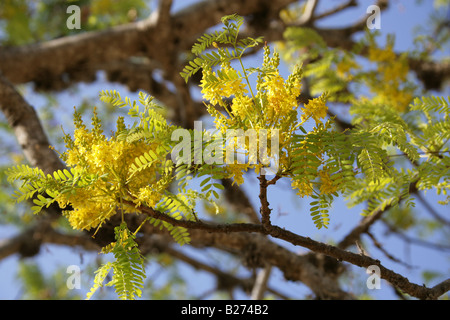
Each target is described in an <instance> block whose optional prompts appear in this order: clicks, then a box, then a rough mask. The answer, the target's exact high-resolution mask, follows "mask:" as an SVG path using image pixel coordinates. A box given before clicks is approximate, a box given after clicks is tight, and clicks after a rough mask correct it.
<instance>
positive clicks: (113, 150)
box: [58, 116, 161, 230]
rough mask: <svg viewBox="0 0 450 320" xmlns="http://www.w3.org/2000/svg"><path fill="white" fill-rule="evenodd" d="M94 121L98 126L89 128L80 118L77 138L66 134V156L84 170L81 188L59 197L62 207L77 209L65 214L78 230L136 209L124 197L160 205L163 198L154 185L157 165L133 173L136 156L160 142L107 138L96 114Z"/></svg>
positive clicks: (80, 182)
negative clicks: (123, 202) (123, 200)
mask: <svg viewBox="0 0 450 320" xmlns="http://www.w3.org/2000/svg"><path fill="white" fill-rule="evenodd" d="M93 121H94V124H95V128H94V129H93V130H88V129H86V127H85V126H84V125H83V124H82V122H81V121H80V120H76V129H75V132H74V138H73V139H72V138H70V137H69V136H67V135H66V146H67V147H68V150H67V151H66V152H65V153H64V154H63V155H62V156H63V159H64V160H66V163H67V165H68V166H69V167H77V168H80V170H82V171H80V181H79V182H78V186H79V188H75V191H74V192H66V193H61V194H60V196H59V197H58V202H59V204H60V206H62V207H65V206H67V205H69V204H70V205H71V206H72V208H73V210H72V211H67V212H66V213H65V214H66V216H67V218H68V220H69V222H70V224H71V226H72V227H73V228H74V229H86V230H89V229H90V228H95V227H98V226H99V225H101V223H102V222H103V221H105V220H106V219H108V218H110V217H111V216H112V215H114V214H115V213H116V212H117V211H116V210H117V209H119V208H120V209H121V210H123V212H124V213H126V212H135V209H134V207H132V206H125V205H123V204H121V200H120V199H123V198H124V197H126V196H127V195H132V196H134V197H136V198H137V199H138V201H140V202H145V203H146V204H148V205H154V204H156V203H157V202H158V201H159V200H160V198H161V194H160V193H158V192H157V191H154V190H152V189H151V187H150V186H151V185H152V184H155V183H157V174H156V168H155V166H148V168H146V169H145V170H142V171H141V172H140V173H139V174H138V175H132V174H131V172H130V166H131V165H132V164H133V163H134V161H135V158H136V157H138V156H141V155H142V154H143V153H145V152H148V151H149V150H152V149H156V145H151V144H148V143H144V142H143V141H137V142H134V143H128V142H125V141H120V140H118V139H117V138H116V137H115V136H113V137H111V138H109V139H107V138H106V137H105V136H104V135H103V134H101V131H100V129H99V128H100V123H99V121H98V119H97V118H96V116H94V118H93ZM81 177H84V178H81ZM86 177H90V180H89V179H87V178H86Z"/></svg>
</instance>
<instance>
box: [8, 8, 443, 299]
mask: <svg viewBox="0 0 450 320" xmlns="http://www.w3.org/2000/svg"><path fill="white" fill-rule="evenodd" d="M191 2H195V1H180V0H178V1H177V0H175V1H174V7H173V11H174V12H176V11H178V10H180V9H181V8H183V7H184V6H188V5H189V4H190V3H191ZM341 2H343V1H335V0H332V1H331V0H328V1H321V2H320V3H321V6H320V7H319V8H318V10H319V11H320V10H322V9H324V8H327V7H330V6H334V5H336V4H337V3H341ZM359 2H360V3H361V5H360V6H359V7H357V8H353V9H348V10H346V11H345V12H344V13H342V14H339V15H336V16H333V18H331V19H327V21H324V22H323V23H321V24H320V26H327V27H334V26H335V27H339V26H345V25H347V24H348V23H351V22H353V21H356V20H358V19H359V18H361V17H363V16H365V15H366V12H365V11H366V8H367V7H368V6H369V5H371V4H374V2H375V1H359ZM391 2H392V4H391V6H390V8H389V9H388V10H387V11H385V12H382V14H381V30H380V32H381V35H382V36H381V37H380V39H381V40H383V39H385V35H387V34H389V33H392V34H395V35H396V45H395V50H398V51H404V50H408V49H411V48H413V44H412V41H413V36H414V33H413V32H414V30H415V29H416V28H417V27H418V26H421V27H427V23H428V19H429V13H430V11H431V9H432V6H433V1H422V2H421V4H420V5H419V4H417V2H416V1H413V0H406V1H391ZM238 13H239V12H238ZM381 43H383V42H382V41H381ZM447 54H448V53H447ZM261 57H262V55H261V54H258V55H256V56H255V57H254V58H253V61H252V63H255V64H260V62H261ZM258 59H259V60H258ZM282 70H283V76H285V77H287V75H288V68H287V67H286V66H284V67H283V69H282ZM79 89H80V90H79V91H80V92H83V93H86V92H88V93H89V94H92V95H93V96H95V95H96V94H97V93H98V92H99V91H100V90H105V89H119V90H120V92H121V94H122V96H125V95H126V94H127V92H126V89H125V88H123V87H122V86H118V85H116V84H110V83H107V82H105V81H104V80H103V79H101V80H100V81H98V83H96V84H95V85H92V84H89V85H84V84H81V85H80V86H79ZM447 92H448V90H447ZM25 97H26V99H27V100H28V101H29V102H30V103H31V104H32V105H34V106H35V108H36V109H37V110H38V112H39V110H40V109H41V108H42V107H43V104H44V103H45V100H44V99H42V98H41V97H39V96H38V95H36V94H34V93H33V92H31V91H26V92H25ZM131 97H132V95H131ZM80 103H81V100H79V97H78V96H77V93H75V94H74V93H73V92H72V93H70V92H64V93H62V94H60V95H58V104H59V105H65V106H66V107H67V109H69V110H70V109H71V108H73V106H74V105H77V104H80ZM67 104H70V105H67ZM62 117H63V119H65V120H64V121H67V120H68V119H69V121H70V119H71V113H70V114H65V115H62ZM248 178H249V179H248V181H246V183H245V184H244V185H243V188H244V190H245V191H247V193H248V195H249V198H250V200H251V201H252V203H253V204H254V205H255V207H256V208H258V202H257V201H258V196H257V194H256V193H255V191H254V186H255V185H256V184H257V180H256V178H255V177H254V176H249V177H248ZM426 198H427V199H428V201H429V203H431V204H433V203H435V202H436V199H437V198H436V197H435V196H434V192H429V193H428V194H427V195H426ZM268 200H269V203H270V206H271V208H272V209H273V211H272V212H273V218H272V222H273V223H274V224H277V225H279V226H281V227H285V228H286V229H289V230H291V231H292V232H294V233H298V234H300V235H302V236H308V237H311V238H313V239H315V240H318V241H324V242H326V241H328V240H330V239H333V240H334V241H339V240H340V239H342V238H343V237H344V236H345V235H346V234H347V233H348V232H349V231H350V230H351V229H352V228H353V227H354V226H355V225H356V224H357V223H358V222H359V220H360V219H361V216H360V214H359V213H360V211H361V207H357V208H353V209H349V208H347V207H346V205H345V203H344V201H343V200H342V199H337V201H336V202H335V204H334V206H333V208H334V209H333V210H331V211H330V217H331V225H330V226H329V228H328V229H321V230H317V229H316V228H315V226H314V224H313V222H312V220H311V218H310V216H309V207H308V202H309V201H302V199H299V198H298V197H296V196H295V194H294V193H293V192H292V190H291V187H290V185H289V182H286V181H282V180H281V181H280V183H277V186H276V187H271V188H270V189H269V199H268ZM433 206H434V207H435V209H436V210H437V211H438V212H439V213H440V214H441V215H442V216H446V217H448V216H449V215H448V214H449V210H448V207H443V206H439V205H433ZM416 210H417V212H418V215H419V216H423V217H427V218H428V217H429V216H428V215H427V213H426V212H425V210H424V209H423V207H422V206H421V204H420V203H419V202H417V206H416ZM374 230H377V231H384V229H383V227H382V226H378V225H376V226H375V227H374ZM16 233H17V230H15V229H14V228H12V227H5V226H0V240H1V239H6V238H9V237H11V236H12V235H14V234H16ZM374 233H376V234H380V233H378V232H376V231H375V232H374ZM381 234H382V233H381ZM364 240H367V238H364ZM378 240H379V241H380V242H382V244H383V245H384V246H385V248H386V249H387V250H388V251H389V252H390V253H391V254H393V255H394V256H395V257H397V258H398V259H400V260H402V261H404V262H405V263H407V264H408V265H410V267H405V266H404V265H402V264H398V263H395V262H392V261H390V260H389V259H387V258H386V257H385V256H384V255H383V254H382V253H381V252H380V251H378V250H377V249H374V248H372V247H369V250H368V253H369V254H371V255H372V257H374V258H377V259H380V260H381V261H382V264H383V265H384V266H386V267H387V268H390V269H392V270H394V271H396V272H398V273H400V274H403V275H407V277H408V279H409V280H410V281H411V282H414V283H419V284H420V283H422V281H423V279H422V274H421V273H422V271H423V270H424V269H429V270H434V271H437V272H440V273H442V274H444V275H446V277H448V275H449V274H450V272H449V271H450V268H449V266H450V264H449V262H450V261H449V258H450V256H449V251H438V250H430V249H428V248H424V247H421V246H416V245H410V244H405V242H404V241H401V240H400V239H398V238H396V237H395V236H386V237H384V238H382V237H379V238H378ZM427 240H428V241H430V242H433V241H435V242H438V241H440V240H441V239H427ZM275 241H277V240H275ZM277 242H278V243H280V244H281V245H285V246H287V247H289V248H292V246H289V245H287V244H286V243H284V242H282V241H277ZM368 243H370V242H368ZM292 249H293V250H295V251H296V252H299V253H304V252H307V250H306V249H303V248H301V247H296V248H292ZM81 252H82V251H81V250H79V249H76V248H75V249H72V248H69V249H67V248H64V247H58V246H54V245H43V246H42V247H41V253H40V254H39V255H38V256H37V257H35V261H37V262H38V264H39V266H40V267H41V268H42V269H43V270H45V271H46V273H47V274H51V273H52V271H53V270H56V269H57V268H63V269H64V268H66V267H67V266H69V265H71V264H75V265H79V266H80V268H81V270H82V282H83V284H82V288H81V290H79V294H80V295H81V296H83V297H84V295H85V293H86V292H87V291H88V290H89V284H87V283H86V282H88V281H92V275H90V274H88V273H92V270H90V271H87V270H86V267H87V265H88V264H89V262H91V261H93V260H95V259H96V258H97V257H98V254H97V253H85V252H83V253H82V254H81ZM188 253H189V254H191V255H192V256H195V257H197V258H198V259H201V260H203V261H205V262H207V261H209V259H211V258H212V259H214V253H213V252H212V251H211V250H207V252H206V254H205V252H201V251H197V250H195V249H190V248H189V250H188ZM18 263H19V259H18V257H17V256H15V255H14V256H11V257H8V258H7V259H3V260H0V299H16V298H18V297H20V294H21V290H22V288H21V287H20V283H19V282H17V280H16V273H17V267H18ZM217 263H218V265H219V262H217ZM221 263H223V262H221ZM415 266H420V268H416V267H415ZM181 270H182V271H183V274H185V275H188V279H189V280H188V286H190V288H191V290H190V291H189V294H192V295H194V296H202V295H203V294H204V293H205V292H207V291H209V290H210V289H212V288H213V287H214V285H215V283H214V278H213V277H211V276H209V275H208V274H207V273H204V272H198V271H195V270H193V269H192V268H191V267H190V266H187V265H183V266H182V269H181ZM351 270H352V272H351V279H350V283H349V286H350V287H351V288H353V289H354V291H355V292H362V291H364V290H366V288H365V286H366V280H367V277H368V275H367V274H366V273H365V269H363V268H354V267H352V268H351ZM147 275H148V278H151V277H154V279H155V282H156V284H157V285H158V284H159V283H162V282H163V281H164V276H162V275H161V273H160V272H159V267H158V266H157V264H155V263H150V266H149V269H148V273H147ZM436 281H441V279H440V278H438V279H437V280H436ZM270 285H272V286H273V287H274V288H276V289H277V290H279V291H280V292H281V293H284V294H286V295H289V296H292V297H293V298H302V297H304V295H305V294H306V293H309V292H310V291H309V289H308V288H306V287H305V286H304V285H302V284H301V283H293V282H285V281H284V279H283V275H282V274H281V273H280V272H279V271H278V270H276V269H275V270H273V272H272V277H271V280H270ZM431 285H433V284H432V283H431ZM369 294H371V295H373V296H374V297H376V298H378V299H395V298H396V297H395V296H394V294H393V290H392V288H391V287H390V286H389V285H388V284H387V283H386V282H384V281H382V284H381V289H380V290H370V292H369ZM94 297H95V295H94ZM236 297H237V298H244V299H245V298H247V296H245V295H243V294H241V293H239V292H237V296H236Z"/></svg>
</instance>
